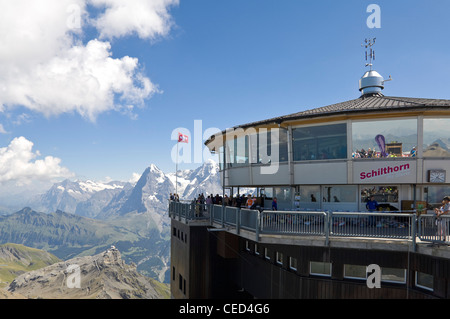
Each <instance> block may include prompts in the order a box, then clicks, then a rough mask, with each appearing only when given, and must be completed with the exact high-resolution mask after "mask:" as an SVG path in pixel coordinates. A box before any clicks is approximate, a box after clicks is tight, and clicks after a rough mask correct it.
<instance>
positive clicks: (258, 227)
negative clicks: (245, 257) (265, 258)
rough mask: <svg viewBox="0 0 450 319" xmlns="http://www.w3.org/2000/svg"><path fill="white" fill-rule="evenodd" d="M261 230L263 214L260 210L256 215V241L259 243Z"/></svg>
mask: <svg viewBox="0 0 450 319" xmlns="http://www.w3.org/2000/svg"><path fill="white" fill-rule="evenodd" d="M260 228H261V213H260V211H259V210H258V211H257V213H256V229H255V235H256V241H257V242H259V232H260Z"/></svg>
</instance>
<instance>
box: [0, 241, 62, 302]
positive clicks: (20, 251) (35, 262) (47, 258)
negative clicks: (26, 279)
mask: <svg viewBox="0 0 450 319" xmlns="http://www.w3.org/2000/svg"><path fill="white" fill-rule="evenodd" d="M59 261H60V260H59V259H58V258H57V257H56V256H54V255H52V254H50V253H48V252H46V251H43V250H40V249H35V248H30V247H26V246H24V245H19V244H10V243H8V244H4V245H0V288H2V287H5V286H7V285H8V284H9V283H11V281H12V280H14V278H15V277H16V276H19V275H21V274H23V273H25V272H28V271H31V270H36V269H39V268H42V267H45V266H48V265H51V264H54V263H56V262H59ZM0 298H1V297H0Z"/></svg>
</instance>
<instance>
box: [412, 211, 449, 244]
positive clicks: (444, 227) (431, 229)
mask: <svg viewBox="0 0 450 319" xmlns="http://www.w3.org/2000/svg"><path fill="white" fill-rule="evenodd" d="M449 230H450V216H448V215H445V216H441V217H440V218H436V216H434V215H421V216H420V218H419V220H418V231H417V232H418V238H419V239H420V240H421V241H426V242H431V243H438V244H439V243H440V244H448V243H449V240H450V237H449Z"/></svg>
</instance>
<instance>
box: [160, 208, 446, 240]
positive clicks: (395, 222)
mask: <svg viewBox="0 0 450 319" xmlns="http://www.w3.org/2000/svg"><path fill="white" fill-rule="evenodd" d="M169 215H170V217H172V218H174V219H179V220H181V219H182V218H184V219H186V220H204V221H209V223H210V224H211V225H212V224H213V223H218V224H221V225H222V226H229V227H232V228H235V229H236V233H237V234H239V233H240V231H241V230H242V229H245V230H249V231H252V232H255V237H256V240H259V237H260V235H263V234H267V235H276V234H279V235H294V236H313V237H318V238H324V239H326V241H327V242H328V240H329V238H331V237H352V238H373V239H375V238H384V239H386V238H387V239H402V240H408V241H412V242H413V244H414V246H415V244H416V240H420V241H422V242H432V243H443V244H446V243H448V242H449V241H448V240H450V236H449V235H448V232H449V231H450V216H444V217H443V218H442V219H440V222H439V223H436V218H435V217H434V215H419V216H418V215H417V214H416V212H415V211H404V212H342V211H269V210H262V211H259V210H251V209H247V208H244V207H242V208H238V207H233V206H221V205H211V204H209V205H206V204H197V203H188V204H187V203H180V202H173V201H170V202H169ZM444 233H445V234H444Z"/></svg>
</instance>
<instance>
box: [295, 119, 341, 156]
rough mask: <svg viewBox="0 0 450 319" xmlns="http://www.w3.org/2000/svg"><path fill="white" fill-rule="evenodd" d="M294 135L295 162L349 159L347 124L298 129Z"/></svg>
mask: <svg viewBox="0 0 450 319" xmlns="http://www.w3.org/2000/svg"><path fill="white" fill-rule="evenodd" d="M292 134H293V152H294V161H311V160H326V159H343V158H347V125H346V124H334V125H323V126H311V127H302V128H296V129H293V131H292Z"/></svg>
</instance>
